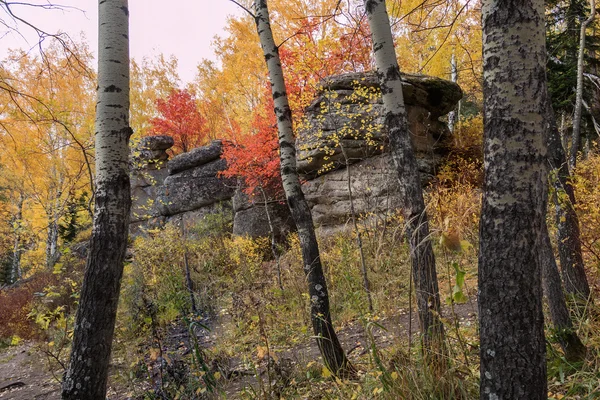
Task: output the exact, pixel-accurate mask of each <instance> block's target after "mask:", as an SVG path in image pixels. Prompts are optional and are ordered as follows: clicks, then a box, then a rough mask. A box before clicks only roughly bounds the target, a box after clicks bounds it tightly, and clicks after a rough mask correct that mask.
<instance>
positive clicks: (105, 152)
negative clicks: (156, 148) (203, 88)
mask: <svg viewBox="0 0 600 400" xmlns="http://www.w3.org/2000/svg"><path fill="white" fill-rule="evenodd" d="M98 5H99V13H98V14H99V37H98V42H99V45H98V88H97V94H98V99H97V104H96V203H95V212H94V228H93V232H92V239H91V243H90V250H89V255H88V260H87V266H86V271H85V276H84V280H83V286H82V289H81V298H80V303H79V308H78V310H77V316H76V320H75V331H74V337H73V347H72V350H71V361H70V365H69V369H68V370H67V373H66V375H65V379H64V382H63V390H62V398H63V399H86V400H104V399H105V398H106V385H107V379H108V365H109V361H110V353H111V346H112V339H113V333H114V326H115V319H116V312H117V304H118V301H119V289H120V285H121V276H122V274H123V260H124V258H125V249H126V247H127V234H128V228H129V210H130V206H131V197H130V196H131V194H130V186H129V164H128V156H129V148H128V142H129V136H130V135H131V128H130V127H129V9H128V2H127V0H99V2H98Z"/></svg>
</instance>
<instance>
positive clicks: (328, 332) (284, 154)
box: [254, 0, 355, 377]
mask: <svg viewBox="0 0 600 400" xmlns="http://www.w3.org/2000/svg"><path fill="white" fill-rule="evenodd" d="M255 11H256V14H255V16H254V18H255V21H256V28H257V31H258V36H259V39H260V43H261V47H262V50H263V53H264V57H265V61H266V63H267V68H268V70H269V77H270V80H271V91H272V95H273V101H274V111H275V115H276V116H277V129H278V134H279V154H280V160H281V178H282V181H283V188H284V191H285V196H286V199H287V202H288V206H289V208H290V212H291V214H292V217H293V218H294V221H295V223H296V227H297V229H298V237H299V239H300V247H301V250H302V260H303V262H304V273H305V274H306V280H307V283H308V293H309V296H310V314H311V320H312V325H313V330H314V333H315V337H316V340H317V344H318V346H319V350H320V351H321V355H322V356H323V361H324V362H325V365H326V366H327V368H328V369H329V370H330V371H331V372H332V373H333V374H335V375H337V376H342V377H344V376H350V375H354V373H355V370H354V368H353V366H352V365H351V364H350V362H349V361H348V359H347V358H346V354H345V353H344V350H343V349H342V346H341V344H340V342H339V340H338V337H337V334H336V333H335V330H334V329H333V324H332V322H331V314H330V310H329V294H328V291H327V283H326V281H325V275H324V274H323V266H322V265H321V258H320V255H319V245H318V243H317V237H316V234H315V228H314V225H313V220H312V215H311V212H310V208H309V206H308V203H307V202H306V199H305V198H304V193H303V192H302V188H301V186H300V180H299V178H298V172H297V170H296V147H295V144H294V133H293V127H292V112H291V110H290V106H289V103H288V99H287V94H286V88H285V81H284V77H283V70H282V68H281V61H280V58H279V48H278V47H277V45H276V44H275V41H274V39H273V33H272V31H271V25H270V20H269V10H268V7H267V1H266V0H257V1H256V2H255Z"/></svg>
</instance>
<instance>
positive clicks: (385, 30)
mask: <svg viewBox="0 0 600 400" xmlns="http://www.w3.org/2000/svg"><path fill="white" fill-rule="evenodd" d="M365 8H366V11H367V17H368V19H369V26H370V27H371V35H372V38H373V54H374V56H375V62H376V64H377V75H378V77H379V83H380V86H381V93H382V96H383V104H384V107H385V124H386V125H387V127H388V132H389V142H390V152H391V155H392V158H393V160H394V164H395V166H396V170H397V172H398V180H399V182H400V198H401V201H402V210H403V214H404V219H405V221H406V224H407V225H406V233H407V238H408V241H409V245H410V253H411V262H412V275H413V280H414V282H415V290H416V298H417V308H418V314H419V323H420V328H421V332H422V335H423V339H424V340H423V347H424V350H425V355H426V357H427V358H432V360H435V361H442V359H443V357H444V355H443V354H442V353H443V351H442V348H443V342H444V328H443V324H442V322H441V320H440V295H439V289H438V281H437V272H436V269H435V257H434V254H433V248H432V245H431V239H430V235H429V222H428V218H427V213H426V212H425V202H424V200H423V192H422V188H421V180H420V178H419V170H418V166H417V159H416V157H415V153H414V150H413V145H412V140H411V137H410V132H409V130H408V121H407V116H406V108H405V106H404V97H403V93H402V79H401V76H400V68H399V67H398V61H397V59H396V50H395V49H394V41H393V38H392V31H391V28H390V22H389V17H388V14H387V11H386V6H385V0H365Z"/></svg>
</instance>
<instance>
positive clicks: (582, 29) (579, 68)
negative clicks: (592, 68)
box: [569, 0, 596, 171]
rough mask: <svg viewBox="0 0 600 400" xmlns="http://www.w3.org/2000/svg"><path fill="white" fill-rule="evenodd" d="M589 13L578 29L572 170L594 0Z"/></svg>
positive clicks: (570, 164) (570, 163) (579, 136)
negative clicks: (587, 37) (586, 46)
mask: <svg viewBox="0 0 600 400" xmlns="http://www.w3.org/2000/svg"><path fill="white" fill-rule="evenodd" d="M590 9H591V12H590V15H589V17H588V18H587V19H586V20H585V21H583V22H582V23H581V27H580V31H579V53H578V55H577V89H576V92H575V111H574V113H573V136H572V138H571V154H570V157H569V167H570V168H571V171H573V170H574V169H575V167H576V165H577V153H578V152H579V144H580V142H581V113H582V111H583V66H584V65H583V64H584V61H585V59H584V55H585V30H586V28H587V27H588V25H589V24H590V23H591V22H592V21H593V20H594V17H596V1H595V0H590Z"/></svg>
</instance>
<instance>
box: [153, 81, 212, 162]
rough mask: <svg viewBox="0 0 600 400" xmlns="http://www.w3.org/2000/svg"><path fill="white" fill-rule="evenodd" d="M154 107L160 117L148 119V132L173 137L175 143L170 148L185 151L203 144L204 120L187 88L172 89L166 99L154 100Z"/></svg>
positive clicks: (205, 133) (205, 130) (205, 131)
mask: <svg viewBox="0 0 600 400" xmlns="http://www.w3.org/2000/svg"><path fill="white" fill-rule="evenodd" d="M156 109H157V110H158V112H159V114H160V117H157V118H152V119H151V120H150V134H152V135H169V136H171V137H173V140H174V141H175V144H174V145H173V147H172V148H171V150H173V151H175V152H177V153H186V152H188V151H190V150H192V149H193V148H196V147H200V146H202V145H203V144H205V142H206V139H207V137H208V132H207V127H206V120H205V118H204V117H202V115H200V111H198V106H197V105H196V99H195V96H194V95H193V94H192V93H190V92H189V91H188V90H181V89H173V90H172V91H171V93H169V96H168V97H167V98H166V99H157V100H156Z"/></svg>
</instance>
